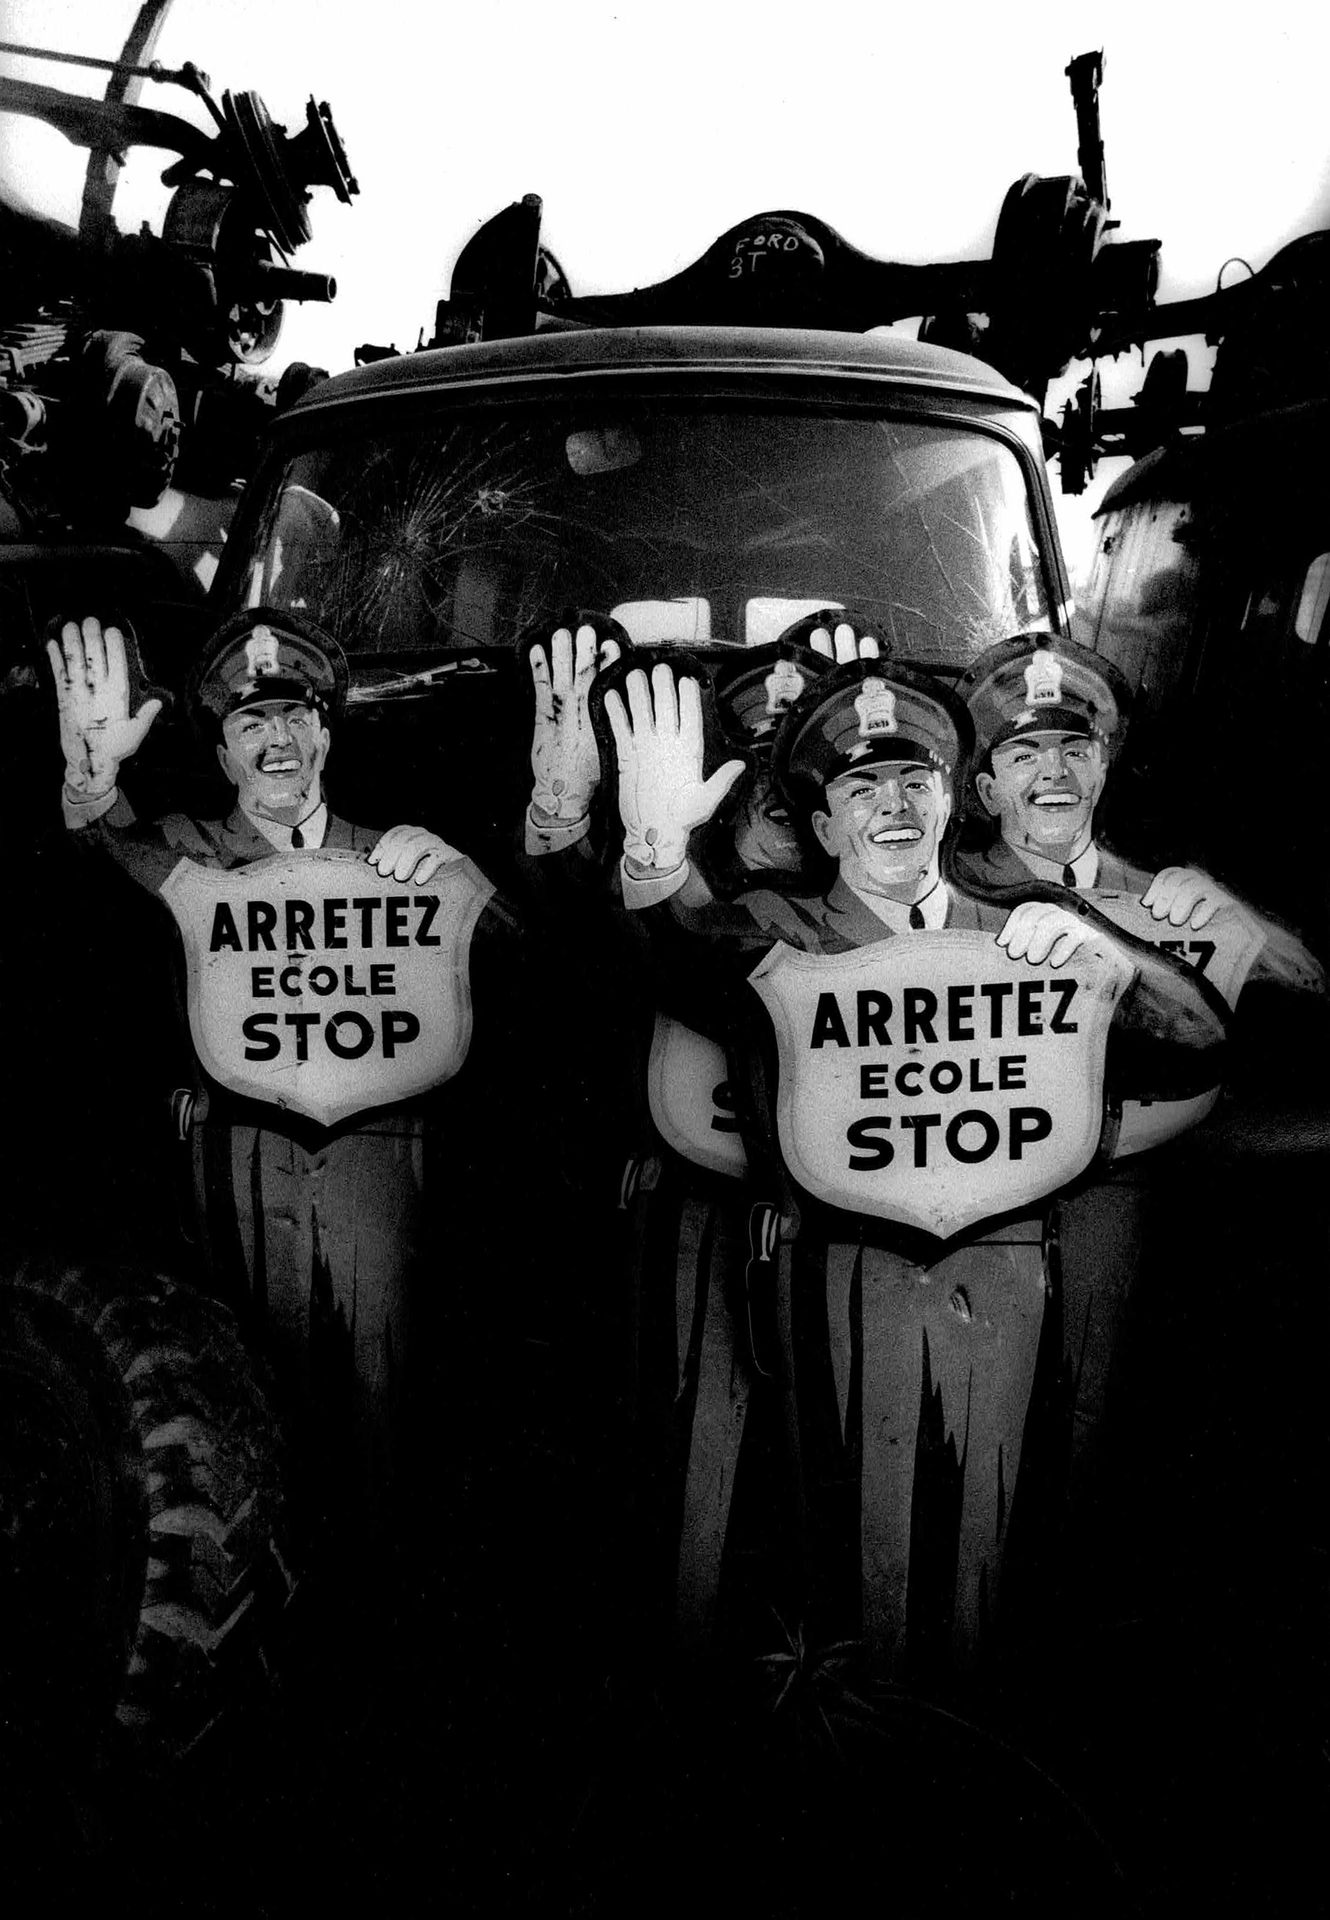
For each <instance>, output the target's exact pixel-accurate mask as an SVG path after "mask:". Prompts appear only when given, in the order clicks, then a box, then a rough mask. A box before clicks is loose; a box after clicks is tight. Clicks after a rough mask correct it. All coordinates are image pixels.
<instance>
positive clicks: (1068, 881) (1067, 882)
mask: <svg viewBox="0 0 1330 1920" xmlns="http://www.w3.org/2000/svg"><path fill="white" fill-rule="evenodd" d="M1062 884H1063V886H1064V887H1074V886H1075V885H1076V869H1075V867H1073V866H1072V864H1071V862H1070V860H1069V861H1068V862H1067V864H1066V866H1065V867H1064V868H1063V869H1062Z"/></svg>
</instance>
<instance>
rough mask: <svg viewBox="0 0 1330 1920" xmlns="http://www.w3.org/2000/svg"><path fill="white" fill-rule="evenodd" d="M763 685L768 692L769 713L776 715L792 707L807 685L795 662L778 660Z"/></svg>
mask: <svg viewBox="0 0 1330 1920" xmlns="http://www.w3.org/2000/svg"><path fill="white" fill-rule="evenodd" d="M762 684H763V685H764V686H765V687H766V690H767V712H768V713H772V714H776V713H784V712H785V710H786V708H787V707H792V706H793V705H794V703H795V701H796V700H797V699H798V698H799V695H800V694H801V693H802V692H803V690H804V687H805V685H806V684H807V683H806V682H805V680H804V677H803V675H802V674H801V673H800V671H799V669H798V667H796V666H795V664H794V662H793V660H778V661H777V662H776V664H775V666H774V667H773V668H772V669H771V672H770V673H769V674H768V675H767V677H766V679H765V680H764V681H763V683H762Z"/></svg>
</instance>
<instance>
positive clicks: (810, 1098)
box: [750, 930, 1131, 1239]
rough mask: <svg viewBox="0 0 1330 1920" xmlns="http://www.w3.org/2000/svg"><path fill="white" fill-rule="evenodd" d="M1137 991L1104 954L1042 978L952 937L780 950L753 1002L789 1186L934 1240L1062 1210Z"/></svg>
mask: <svg viewBox="0 0 1330 1920" xmlns="http://www.w3.org/2000/svg"><path fill="white" fill-rule="evenodd" d="M1130 979H1131V975H1130V973H1129V972H1128V971H1126V970H1125V969H1124V968H1123V967H1122V965H1121V963H1120V962H1119V961H1117V960H1116V959H1114V958H1113V957H1112V956H1109V955H1105V954H1104V953H1102V952H1094V951H1089V950H1082V951H1081V952H1079V953H1077V954H1075V955H1074V956H1073V957H1072V959H1071V960H1069V961H1068V962H1066V963H1065V964H1064V965H1062V966H1059V967H1056V968H1054V967H1048V966H1045V967H1042V968H1041V967H1031V966H1030V965H1029V964H1028V963H1027V962H1025V961H1022V960H1011V959H1009V958H1008V956H1007V954H1006V953H1005V952H1004V951H1003V949H1002V948H1001V947H999V946H998V945H997V944H996V942H995V941H994V939H993V937H992V936H991V934H986V933H979V932H967V931H959V930H957V931H940V932H935V933H916V934H912V935H911V936H910V938H909V939H908V940H883V941H881V942H879V943H876V944H874V945H872V946H866V947H856V948H853V949H852V950H851V951H849V952H847V953H843V954H809V953H802V952H798V951H796V950H795V949H793V948H791V947H788V946H786V945H784V944H783V943H782V944H779V945H777V946H776V947H775V948H774V949H773V950H772V952H771V953H770V954H768V955H767V957H766V959H765V960H764V961H763V962H762V963H761V965H760V966H759V967H757V968H756V970H755V971H754V973H753V974H752V975H751V976H750V984H751V985H752V986H753V988H754V989H755V991H756V992H757V993H758V995H759V996H760V997H761V999H762V1000H763V1002H764V1003H765V1005H766V1007H767V1009H768V1012H769V1013H770V1015H771V1018H772V1021H773V1023H774V1025H775V1029H776V1043H777V1052H778V1056H779V1065H780V1077H779V1092H778V1098H777V1115H776V1120H777V1130H778V1134H779V1138H780V1146H781V1152H782V1155H783V1157H784V1160H785V1164H786V1166H787V1167H788V1169H789V1171H790V1173H791V1175H792V1176H793V1177H794V1179H795V1180H797V1181H798V1183H799V1184H800V1185H801V1186H802V1187H804V1188H805V1189H806V1190H807V1191H808V1192H809V1193H811V1194H813V1195H814V1196H815V1197H816V1198H818V1199H820V1200H823V1201H826V1202H827V1203H828V1204H829V1205H831V1206H834V1207H839V1208H843V1209H845V1210H846V1211H847V1212H851V1213H859V1214H867V1215H871V1216H873V1217H876V1218H878V1219H882V1220H893V1221H897V1222H899V1223H901V1224H902V1225H905V1226H910V1227H917V1228H922V1229H923V1230H924V1231H926V1232H928V1233H932V1234H935V1235H937V1236H938V1237H939V1238H941V1239H947V1238H949V1237H950V1236H951V1235H953V1234H955V1233H959V1232H960V1231H961V1230H962V1229H963V1228H966V1227H972V1226H974V1225H976V1224H977V1223H978V1222H979V1221H981V1220H986V1219H990V1218H993V1217H995V1216H997V1215H1000V1214H1004V1213H1010V1212H1012V1211H1014V1210H1016V1209H1018V1208H1021V1207H1026V1206H1029V1205H1031V1204H1032V1203H1033V1202H1034V1201H1036V1200H1039V1199H1041V1198H1042V1197H1044V1196H1045V1195H1046V1194H1050V1193H1053V1192H1056V1191H1057V1190H1058V1189H1059V1188H1060V1187H1063V1186H1065V1185H1066V1184H1067V1182H1068V1181H1070V1180H1073V1179H1074V1178H1075V1177H1076V1175H1077V1174H1079V1173H1081V1172H1083V1171H1084V1169H1085V1168H1086V1167H1087V1166H1088V1165H1089V1163H1090V1161H1091V1160H1092V1159H1093V1157H1094V1154H1095V1151H1096V1149H1097V1147H1098V1145H1099V1137H1100V1132H1101V1128H1102V1125H1103V1089H1104V1053H1105V1046H1106V1043H1107V1039H1108V1030H1109V1026H1110V1024H1111V1021H1112V1016H1113V1008H1114V1006H1115V1004H1116V1002H1117V1000H1118V998H1119V997H1120V995H1121V993H1122V991H1123V990H1124V988H1125V987H1126V986H1127V985H1128V984H1129V983H1130Z"/></svg>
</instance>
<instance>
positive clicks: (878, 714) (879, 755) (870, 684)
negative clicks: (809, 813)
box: [773, 660, 969, 807]
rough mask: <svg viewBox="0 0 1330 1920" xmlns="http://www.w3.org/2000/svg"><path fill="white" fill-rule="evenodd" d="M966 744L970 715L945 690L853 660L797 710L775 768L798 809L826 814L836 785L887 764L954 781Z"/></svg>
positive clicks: (895, 669) (898, 669) (911, 673)
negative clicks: (909, 765)
mask: <svg viewBox="0 0 1330 1920" xmlns="http://www.w3.org/2000/svg"><path fill="white" fill-rule="evenodd" d="M968 744H969V724H968V722H967V719H966V715H965V709H964V708H963V707H962V706H961V705H960V703H959V702H958V701H957V700H956V699H955V698H954V696H953V695H952V694H951V693H949V692H948V691H947V689H946V688H945V687H943V686H941V685H939V684H938V683H937V682H936V681H934V680H931V679H930V678H929V677H928V676H927V675H925V674H924V673H922V672H920V671H918V670H917V669H915V668H910V667H904V666H899V665H897V664H896V663H895V662H893V661H887V660H851V661H848V662H847V663H846V664H845V665H844V666H841V667H836V668H834V669H833V670H832V671H831V672H830V673H828V674H825V675H824V676H823V677H822V679H821V680H820V681H818V682H817V683H816V684H815V685H814V686H813V687H812V688H811V689H810V691H809V692H808V693H806V694H805V695H804V697H803V699H802V700H801V701H800V702H799V704H798V706H797V707H795V708H794V709H792V711H791V712H790V714H789V716H788V717H787V718H786V720H785V721H784V723H783V724H782V726H781V730H780V735H779V737H778V739H777V741H776V746H775V749H774V752H773V766H774V770H775V774H776V778H777V780H778V781H779V782H780V783H781V785H782V786H783V787H784V789H785V791H786V793H787V795H788V797H789V799H790V800H791V801H792V802H794V803H795V804H796V805H801V806H804V807H820V806H821V805H822V803H823V801H824V799H825V796H826V790H827V787H828V785H829V784H830V783H831V781H833V780H836V779H839V778H840V776H841V775H842V774H844V773H852V772H855V771H857V770H858V769H859V768H860V767H870V766H875V765H878V764H880V763H881V762H883V761H888V760H897V761H901V760H910V761H918V762H920V763H921V764H922V765H924V766H930V767H935V768H936V769H937V770H938V771H939V772H940V773H942V774H944V775H945V776H948V777H950V776H951V775H952V774H954V772H955V770H956V768H957V766H958V765H959V763H960V761H961V759H962V757H963V755H964V753H965V751H966V749H967V747H968Z"/></svg>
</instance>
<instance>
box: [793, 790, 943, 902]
mask: <svg viewBox="0 0 1330 1920" xmlns="http://www.w3.org/2000/svg"><path fill="white" fill-rule="evenodd" d="M950 818H951V793H950V790H949V788H948V786H947V784H946V781H945V780H944V778H943V776H942V774H941V773H939V772H938V771H937V769H936V768H934V767H930V766H926V765H924V763H923V762H922V761H915V760H888V761H885V762H881V763H879V764H877V765H874V766H869V767H864V768H863V769H862V770H861V771H857V772H851V773H843V774H841V775H839V777H838V778H837V779H835V780H832V781H831V782H830V783H829V784H828V787H827V805H826V811H825V812H819V813H815V814H814V815H813V831H814V833H815V834H816V835H817V837H818V839H819V841H820V842H821V844H822V845H823V846H824V847H825V848H826V850H827V852H828V853H829V854H831V855H832V856H833V857H834V858H835V859H836V860H837V861H839V863H840V875H841V879H842V880H844V881H845V883H846V885H847V886H851V887H856V888H858V889H859V891H860V892H863V893H883V894H887V895H888V896H889V897H890V898H892V899H896V900H911V901H912V900H917V899H921V898H922V897H923V895H924V894H925V893H927V892H928V891H929V889H930V888H931V887H932V886H933V885H934V884H935V882H936V880H937V877H938V867H937V860H938V845H939V842H940V841H941V839H942V832H943V829H944V828H945V826H946V824H947V821H948V820H949V819H950Z"/></svg>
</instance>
